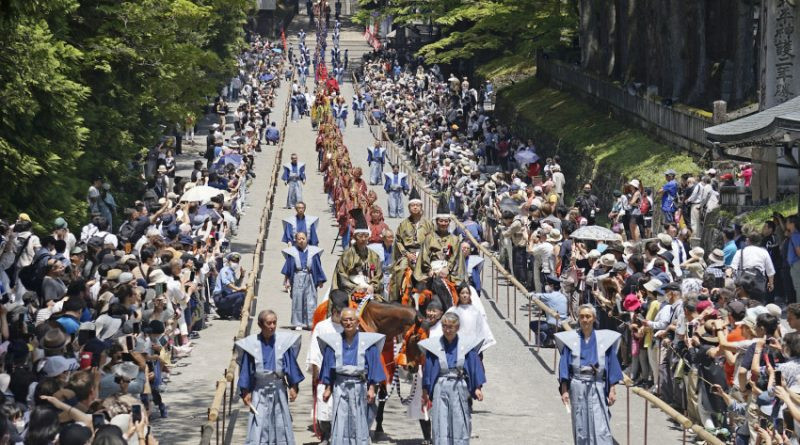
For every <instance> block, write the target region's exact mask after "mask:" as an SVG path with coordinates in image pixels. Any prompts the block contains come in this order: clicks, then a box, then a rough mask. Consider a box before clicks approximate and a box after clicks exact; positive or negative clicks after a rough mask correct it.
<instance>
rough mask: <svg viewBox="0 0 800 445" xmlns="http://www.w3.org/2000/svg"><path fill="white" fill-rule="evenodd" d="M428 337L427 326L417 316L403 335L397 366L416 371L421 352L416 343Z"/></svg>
mask: <svg viewBox="0 0 800 445" xmlns="http://www.w3.org/2000/svg"><path fill="white" fill-rule="evenodd" d="M426 338H428V326H427V323H425V322H424V321H423V320H422V319H421V318H420V317H417V319H416V322H415V323H414V325H412V326H411V327H409V329H408V330H407V331H406V333H405V335H404V336H403V351H402V352H403V354H404V357H403V359H402V360H398V365H399V366H404V367H405V368H406V369H408V370H409V372H416V371H417V367H418V366H419V365H421V364H422V361H423V353H422V350H421V349H420V348H419V346H418V343H419V342H421V341H422V340H425V339H426Z"/></svg>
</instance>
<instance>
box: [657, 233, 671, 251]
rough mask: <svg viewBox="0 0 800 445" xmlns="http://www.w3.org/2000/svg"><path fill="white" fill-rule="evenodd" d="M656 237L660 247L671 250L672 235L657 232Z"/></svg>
mask: <svg viewBox="0 0 800 445" xmlns="http://www.w3.org/2000/svg"><path fill="white" fill-rule="evenodd" d="M657 238H658V242H659V244H661V247H663V248H665V249H669V250H672V237H671V236H670V235H669V234H668V233H659V234H658V235H657Z"/></svg>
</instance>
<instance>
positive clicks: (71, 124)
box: [0, 0, 253, 228]
mask: <svg viewBox="0 0 800 445" xmlns="http://www.w3.org/2000/svg"><path fill="white" fill-rule="evenodd" d="M252 3H253V2H251V1H249V0H122V1H120V0H47V1H44V0H8V1H6V2H4V13H3V14H2V15H0V44H2V48H3V49H4V51H3V52H2V53H0V100H2V102H3V104H4V107H3V108H2V109H0V156H3V159H4V162H3V163H0V186H4V190H6V191H9V190H11V191H13V193H8V192H7V193H4V194H2V195H0V206H2V216H5V217H13V216H15V215H14V214H15V213H16V212H21V211H25V212H28V213H30V214H31V216H32V217H33V219H34V221H35V223H37V224H40V225H39V226H38V227H39V228H42V227H43V226H47V225H49V222H50V221H52V219H53V218H54V217H55V216H66V217H67V218H68V220H70V221H71V222H72V223H73V224H74V225H79V224H83V223H84V222H85V219H86V218H85V217H86V204H85V193H86V188H87V187H88V182H89V181H88V180H89V178H90V177H91V176H93V175H96V174H102V175H104V176H106V177H107V178H109V179H110V180H111V182H112V183H114V184H115V185H117V186H122V185H125V187H124V188H125V189H126V190H135V189H136V188H137V187H133V188H131V187H130V186H131V185H135V184H136V183H137V182H138V181H140V179H139V178H138V172H136V171H133V170H131V169H130V161H131V160H132V159H133V158H134V157H135V155H136V154H138V153H140V152H141V151H142V150H143V149H145V148H147V147H149V146H151V145H152V144H154V143H155V142H156V141H157V138H158V137H159V136H160V135H161V133H162V130H161V129H162V128H163V127H161V125H164V126H167V127H172V126H174V125H175V124H178V123H182V122H183V121H184V118H185V116H186V115H187V113H194V114H199V113H200V111H201V109H202V107H203V106H204V105H205V104H207V103H208V102H209V100H210V99H211V98H212V97H213V96H215V95H216V94H217V93H216V92H217V91H219V89H220V88H221V85H223V84H224V83H226V82H227V81H228V80H229V79H230V77H231V76H232V75H233V74H234V73H235V72H236V70H237V66H236V63H235V55H236V54H238V52H239V51H240V49H241V48H242V47H243V44H244V24H245V23H246V20H247V14H248V12H249V10H250V8H252V7H253V4H252ZM114 190H115V193H116V194H117V200H118V202H120V203H125V202H130V200H131V199H132V197H129V196H123V195H120V192H119V191H118V190H119V188H117V187H115V188H114Z"/></svg>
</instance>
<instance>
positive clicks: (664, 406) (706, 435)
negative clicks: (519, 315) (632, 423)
mask: <svg viewBox="0 0 800 445" xmlns="http://www.w3.org/2000/svg"><path fill="white" fill-rule="evenodd" d="M353 88H354V89H355V91H356V94H359V93H360V88H359V85H358V79H357V78H356V76H355V74H353ZM366 117H367V119H368V121H369V122H370V123H371V124H372V123H373V122H374V118H373V116H372V114H371V113H369V114H368V115H367V116H366ZM373 125H374V126H376V127H379V132H380V140H381V142H384V141H388V144H386V145H387V147H386V148H388V149H389V150H391V151H392V154H393V155H394V158H395V159H396V161H397V164H398V165H400V166H401V167H402V169H403V170H405V173H406V174H407V175H409V176H410V177H411V178H412V182H413V184H415V185H416V186H417V187H418V188H419V189H420V190H422V192H423V193H424V194H425V195H426V198H427V199H428V200H429V201H431V202H435V201H433V200H432V196H434V195H435V193H434V192H433V191H431V190H430V189H428V187H427V186H426V185H425V181H424V180H423V179H421V178H420V175H419V172H417V170H416V169H415V168H413V167H411V166H409V165H408V162H407V161H406V160H404V159H403V158H402V156H401V155H400V152H399V149H398V147H397V144H395V143H394V141H392V140H391V139H390V138H389V135H388V134H387V133H386V129H385V127H384V126H383V125H381V124H379V123H376V124H373ZM370 130H372V125H370ZM453 221H454V222H455V224H456V225H457V226H458V227H459V228H460V229H461V231H462V232H463V233H464V235H466V237H467V238H468V239H469V241H470V243H472V245H474V246H475V247H476V248H477V249H478V250H479V251H480V252H481V253H482V254H483V256H484V258H485V257H487V256H488V257H489V259H490V261H491V262H492V265H493V266H494V268H495V270H496V271H498V272H499V274H500V275H502V276H503V277H505V278H506V280H507V281H508V282H509V283H511V284H512V285H513V286H514V287H515V288H516V289H517V290H518V291H521V292H522V293H523V294H524V295H527V296H528V298H529V299H530V300H531V301H532V302H533V303H534V304H536V306H538V307H539V308H540V309H541V310H542V312H544V313H546V314H548V315H550V316H553V317H554V318H556V319H559V314H558V312H556V311H554V310H552V309H551V308H550V307H548V306H547V305H545V304H544V303H543V302H542V301H541V300H540V299H538V298H536V297H535V296H533V295H532V294H531V293H530V292H529V291H528V289H527V288H526V287H525V286H523V285H522V283H520V282H519V280H517V279H516V278H515V277H514V276H513V275H512V274H511V273H510V272H508V271H507V270H506V269H505V267H503V265H502V264H501V263H500V261H499V260H498V259H497V258H496V256H495V255H494V254H493V253H492V252H491V251H490V250H489V249H487V248H486V247H484V246H483V245H482V244H481V243H479V242H478V240H477V239H475V237H474V236H472V234H471V233H470V232H469V231H468V230H467V229H466V227H465V226H464V224H462V223H461V221H458V220H457V219H455V218H453ZM561 327H562V329H564V330H567V331H568V330H572V326H570V325H569V323H568V322H567V321H563V322H562V323H561ZM621 383H623V384H624V385H625V386H626V388H627V389H629V390H630V391H633V393H634V394H636V395H638V396H639V397H642V398H643V399H645V400H646V401H648V402H650V403H652V404H653V405H655V407H656V408H658V409H660V410H661V411H662V412H664V414H666V415H667V416H669V417H670V418H672V419H673V420H675V421H676V422H678V423H679V424H680V425H681V426H682V427H683V428H684V429H691V430H692V431H693V432H694V433H695V434H696V435H697V436H699V437H701V438H703V440H705V441H706V442H707V443H709V444H711V445H725V444H724V442H722V441H721V440H719V439H717V438H716V436H714V435H713V434H711V433H710V432H708V431H706V429H705V428H704V427H702V426H701V425H697V424H695V423H693V422H692V420H691V419H689V418H687V417H686V416H684V415H682V414H680V413H679V412H678V411H676V410H675V409H674V408H672V407H671V406H670V405H669V404H668V403H666V402H665V401H663V400H661V399H660V398H658V397H657V396H656V395H655V394H653V393H651V392H648V391H646V390H644V389H642V388H639V387H636V386H634V384H633V381H632V380H631V379H630V378H628V377H627V376H626V377H625V379H624V380H623V381H622V382H621ZM629 419H630V418H629Z"/></svg>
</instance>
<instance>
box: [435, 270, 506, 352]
mask: <svg viewBox="0 0 800 445" xmlns="http://www.w3.org/2000/svg"><path fill="white" fill-rule="evenodd" d="M456 292H457V293H458V305H457V306H453V307H451V308H450V309H448V310H447V312H454V313H455V314H456V315H458V318H459V319H460V320H461V322H460V325H459V326H460V328H459V331H458V332H459V334H461V335H465V336H469V337H472V338H477V339H481V340H483V344H482V345H481V348H480V350H479V351H478V352H480V353H481V354H483V351H485V350H486V349H488V348H489V347H491V346H494V345H495V344H496V343H497V341H496V340H495V339H494V335H493V334H492V330H491V329H490V328H489V323H488V322H487V321H486V313H485V312H483V311H481V309H483V306H481V307H480V309H479V308H478V306H477V305H475V304H473V301H474V300H473V292H474V291H473V290H472V288H471V287H470V286H469V285H468V284H466V283H461V284H459V285H458V287H456ZM475 297H477V293H476V294H475ZM479 304H480V301H479Z"/></svg>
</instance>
